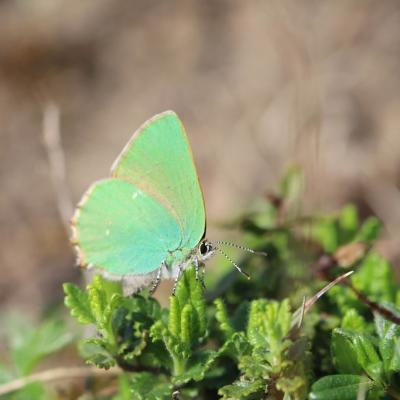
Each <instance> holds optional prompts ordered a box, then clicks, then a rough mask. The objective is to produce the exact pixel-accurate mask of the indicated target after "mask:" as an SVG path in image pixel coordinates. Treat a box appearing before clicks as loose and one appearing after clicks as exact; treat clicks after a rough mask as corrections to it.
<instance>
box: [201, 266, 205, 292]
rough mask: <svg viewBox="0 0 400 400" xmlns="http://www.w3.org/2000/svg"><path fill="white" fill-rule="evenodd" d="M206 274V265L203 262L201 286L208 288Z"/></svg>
mask: <svg viewBox="0 0 400 400" xmlns="http://www.w3.org/2000/svg"><path fill="white" fill-rule="evenodd" d="M205 276H206V265H205V264H204V263H201V286H202V287H203V289H204V290H205V289H206V284H205V280H204V279H205Z"/></svg>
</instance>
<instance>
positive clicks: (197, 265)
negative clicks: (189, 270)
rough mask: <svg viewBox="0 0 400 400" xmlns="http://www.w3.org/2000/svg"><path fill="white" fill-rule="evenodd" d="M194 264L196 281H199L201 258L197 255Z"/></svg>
mask: <svg viewBox="0 0 400 400" xmlns="http://www.w3.org/2000/svg"><path fill="white" fill-rule="evenodd" d="M193 264H194V270H195V273H196V282H198V281H199V259H198V258H197V257H195V258H194V259H193Z"/></svg>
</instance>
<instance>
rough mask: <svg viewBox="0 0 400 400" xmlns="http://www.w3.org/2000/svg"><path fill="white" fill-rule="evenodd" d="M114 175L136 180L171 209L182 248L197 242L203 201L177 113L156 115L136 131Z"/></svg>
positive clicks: (138, 185)
mask: <svg viewBox="0 0 400 400" xmlns="http://www.w3.org/2000/svg"><path fill="white" fill-rule="evenodd" d="M113 177H115V178H119V179H123V180H126V181H129V182H131V183H133V184H134V185H135V186H136V187H138V188H140V189H141V190H142V191H143V192H145V193H147V194H148V195H150V196H151V197H153V198H154V199H155V200H157V201H159V202H160V203H161V204H163V205H164V206H165V207H166V208H167V209H168V210H169V211H170V213H171V214H172V215H173V216H174V217H175V218H176V220H177V223H178V224H179V226H180V230H181V238H182V240H181V246H182V247H188V248H193V247H194V246H196V245H197V243H198V242H199V241H200V239H201V238H202V236H203V234H204V230H205V210H204V202H203V196H202V193H201V189H200V185H199V182H198V178H197V173H196V168H195V165H194V162H193V157H192V153H191V149H190V145H189V142H188V139H187V136H186V133H185V131H184V128H183V126H182V123H181V121H180V120H179V118H178V117H177V115H176V114H175V113H173V112H172V111H168V112H165V113H163V114H159V115H157V116H155V117H154V118H152V119H151V120H149V121H148V122H147V123H146V124H144V125H143V126H142V127H141V128H140V129H139V130H138V131H137V132H136V133H135V134H134V136H133V138H132V139H131V141H130V142H129V143H128V145H127V147H126V148H125V150H124V151H123V152H122V154H121V156H120V157H119V159H118V160H117V162H116V164H115V166H114V168H113Z"/></svg>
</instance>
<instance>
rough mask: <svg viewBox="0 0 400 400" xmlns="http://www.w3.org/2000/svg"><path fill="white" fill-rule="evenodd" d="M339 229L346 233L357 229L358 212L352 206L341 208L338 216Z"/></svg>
mask: <svg viewBox="0 0 400 400" xmlns="http://www.w3.org/2000/svg"><path fill="white" fill-rule="evenodd" d="M339 224H340V227H341V228H342V229H343V230H345V231H347V232H355V231H356V230H357V228H358V211H357V208H356V207H355V206H354V205H353V204H348V205H346V206H345V207H343V208H342V210H341V212H340V214H339Z"/></svg>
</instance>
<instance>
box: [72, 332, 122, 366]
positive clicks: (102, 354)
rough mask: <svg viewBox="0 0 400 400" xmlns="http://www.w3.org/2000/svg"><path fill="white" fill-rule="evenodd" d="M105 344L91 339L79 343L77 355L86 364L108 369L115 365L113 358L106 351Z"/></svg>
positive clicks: (101, 340) (99, 340)
mask: <svg viewBox="0 0 400 400" xmlns="http://www.w3.org/2000/svg"><path fill="white" fill-rule="evenodd" d="M106 346H107V342H106V341H104V340H103V339H97V338H91V339H85V340H82V341H81V342H79V345H78V349H79V354H80V355H81V356H82V357H83V358H84V359H85V360H86V362H87V363H88V364H91V365H95V366H96V367H98V368H103V369H109V368H111V367H113V366H114V365H115V359H114V357H113V356H112V355H111V354H110V353H109V352H108V351H107V350H106Z"/></svg>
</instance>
